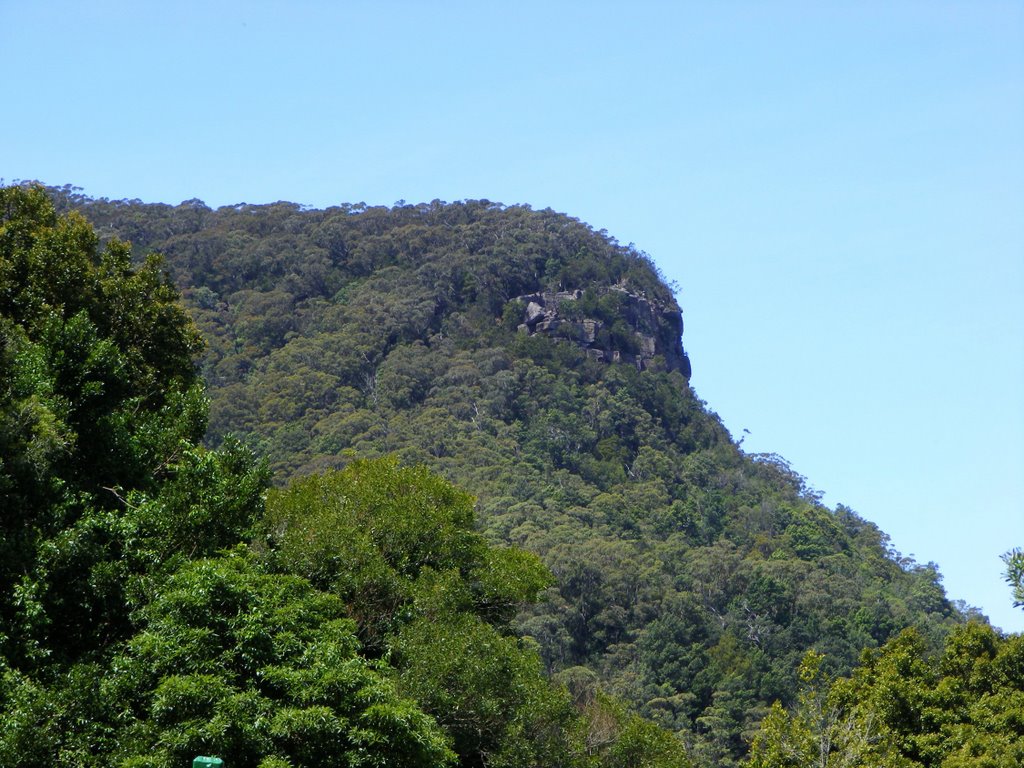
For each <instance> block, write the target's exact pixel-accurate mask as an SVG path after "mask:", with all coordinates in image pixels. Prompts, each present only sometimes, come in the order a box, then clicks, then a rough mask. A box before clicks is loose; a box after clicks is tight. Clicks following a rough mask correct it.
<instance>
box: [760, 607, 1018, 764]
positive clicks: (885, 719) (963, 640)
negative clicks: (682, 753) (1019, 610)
mask: <svg viewBox="0 0 1024 768" xmlns="http://www.w3.org/2000/svg"><path fill="white" fill-rule="evenodd" d="M821 660H822V657H821V656H814V655H810V656H808V657H807V658H806V659H805V661H804V665H803V667H802V669H801V672H802V678H803V682H804V688H803V692H802V693H801V695H800V698H799V702H798V704H797V706H796V707H795V709H794V710H793V711H792V712H791V713H787V712H786V711H785V710H784V709H783V708H782V707H781V706H780V705H779V704H778V703H776V704H775V705H774V706H773V708H772V710H771V711H770V713H769V715H768V717H766V718H765V720H764V722H763V723H762V725H761V729H760V731H759V732H758V734H757V736H756V737H755V739H754V743H753V749H752V753H751V759H750V761H749V762H748V765H749V766H751V768H782V767H783V766H805V765H820V766H823V767H832V766H859V765H871V766H883V767H890V766H891V767H892V768H916V767H917V766H943V767H944V768H954V766H956V767H959V766H993V767H996V768H1002V766H1006V767H1007V768H1009V766H1014V765H1020V764H1021V761H1022V760H1024V643H1022V638H1021V636H1019V635H1017V636H1011V637H1002V636H1000V635H999V634H997V633H996V632H995V631H994V630H993V629H992V628H991V627H988V626H984V625H981V624H978V623H975V622H971V623H968V624H965V625H962V626H960V627H957V628H956V629H954V630H953V632H952V633H951V634H950V635H949V637H948V638H947V640H946V643H945V646H944V648H943V650H942V652H941V653H939V654H933V653H931V652H930V651H929V649H928V647H927V644H926V643H925V642H924V640H923V638H922V637H921V635H920V633H918V632H917V631H916V630H913V629H908V630H905V631H904V632H902V633H901V634H900V635H898V636H897V637H895V638H893V639H892V640H890V641H889V642H888V643H886V644H885V645H884V646H883V647H882V648H881V649H878V650H875V651H871V652H867V653H866V654H865V657H864V660H863V664H862V666H861V667H859V668H858V669H857V670H855V672H854V673H853V675H852V676H851V677H850V678H848V679H840V680H836V681H835V682H833V683H832V684H831V686H829V685H828V684H827V681H824V680H822V679H821V678H820V676H819V669H820V664H821Z"/></svg>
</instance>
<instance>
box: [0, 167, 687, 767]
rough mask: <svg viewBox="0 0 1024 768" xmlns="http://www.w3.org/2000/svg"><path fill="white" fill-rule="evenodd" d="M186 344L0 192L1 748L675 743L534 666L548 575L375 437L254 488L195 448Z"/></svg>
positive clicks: (222, 458)
mask: <svg viewBox="0 0 1024 768" xmlns="http://www.w3.org/2000/svg"><path fill="white" fill-rule="evenodd" d="M199 342H200V339H199V336H198V334H197V333H196V330H195V328H194V326H193V325H192V324H191V322H190V321H189V319H188V317H187V315H186V313H185V312H184V311H183V309H182V308H181V307H180V306H179V304H178V303H177V294H176V292H175V290H174V288H173V286H172V285H171V284H170V283H169V282H168V281H167V280H166V278H165V277H164V275H163V274H162V272H161V270H160V268H159V266H158V264H157V262H156V261H155V260H152V259H150V260H147V261H146V262H145V263H143V264H142V265H140V266H139V267H137V268H133V267H132V265H131V260H130V250H129V248H128V247H127V246H125V245H124V244H123V243H121V242H119V241H110V242H108V243H107V244H106V246H105V247H101V245H100V243H99V240H98V238H97V237H96V235H95V233H94V232H93V229H92V227H91V226H90V225H89V224H88V223H87V222H86V221H85V219H83V218H82V217H81V216H78V215H76V214H72V215H69V216H63V217H57V216H56V215H55V213H54V210H53V207H52V205H51V203H50V201H49V200H48V199H47V196H46V194H45V193H44V192H43V191H42V190H41V189H38V188H36V189H31V188H17V187H14V188H0V511H2V516H0V545H2V552H3V558H2V560H0V766H3V767H4V768H8V767H9V766H10V767H12V768H13V767H14V766H48V767H52V766H61V767H62V768H72V766H74V767H76V768H78V767H80V766H109V765H118V766H124V767H130V768H142V767H143V766H148V767H152V768H158V767H159V768H178V767H180V766H182V765H188V764H189V762H191V760H192V759H193V758H194V757H195V756H197V755H201V754H215V755H218V756H220V757H222V758H223V759H224V760H225V763H226V764H227V765H228V766H233V767H237V768H256V766H259V768H285V767H286V766H292V768H300V767H301V768H313V767H314V766H324V767H326V766H338V765H344V766H349V767H350V768H370V767H371V766H373V767H377V768H380V767H381V766H389V767H390V766H396V767H398V768H401V767H402V766H405V767H407V768H437V767H439V766H456V765H457V766H464V767H465V768H470V767H480V766H505V767H506V768H513V767H514V766H515V767H518V766H538V767H539V766H553V765H559V766H567V767H571V768H625V766H635V765H646V766H655V767H657V768H662V767H663V768H669V766H679V765H687V764H689V758H688V757H687V755H686V754H685V751H684V745H683V744H682V742H680V741H679V740H678V739H676V738H675V737H674V736H672V735H671V734H670V733H669V732H668V731H666V730H663V729H660V728H658V727H657V726H655V725H653V724H652V723H650V722H649V721H646V720H644V719H643V718H641V717H640V716H638V715H636V714H634V713H631V712H629V711H628V710H627V709H626V708H625V707H624V706H623V705H622V704H621V703H619V702H617V701H615V700H614V699H612V698H610V697H609V696H608V695H606V694H603V693H600V692H597V691H593V690H591V691H586V690H576V691H575V695H571V694H570V691H569V689H568V687H566V686H562V685H559V684H555V683H553V682H551V681H550V679H549V678H548V676H546V675H545V674H544V673H543V669H542V664H541V660H540V657H539V654H538V653H537V651H536V650H535V644H534V643H531V642H530V641H528V640H524V639H522V638H520V637H519V636H518V635H517V634H516V633H515V632H514V631H513V628H512V627H511V626H510V624H509V622H510V620H511V618H512V617H513V616H514V615H515V613H516V612H517V610H518V609H519V608H520V607H521V606H522V605H524V604H526V603H529V602H530V601H532V600H534V599H536V597H537V594H538V592H539V590H541V589H543V588H544V587H545V586H546V585H548V584H549V583H550V582H551V576H550V573H549V572H548V571H547V570H546V569H545V568H544V567H543V565H542V564H541V562H540V560H539V558H538V557H537V556H536V555H533V554H530V553H528V552H525V551H522V550H519V549H515V548H509V547H496V546H492V545H490V544H489V543H488V542H487V541H486V540H485V538H484V537H483V536H482V535H481V534H480V533H479V532H478V531H477V530H475V525H474V509H473V499H472V497H471V496H469V495H468V494H467V493H465V492H464V491H461V490H459V489H457V488H455V487H453V486H452V485H450V484H449V483H447V482H446V481H445V480H443V479H441V478H439V477H437V476H436V475H432V474H431V473H430V472H429V471H427V470H426V469H424V468H422V467H418V468H410V467H400V466H398V465H397V463H396V462H395V460H393V459H379V460H376V461H355V462H351V463H350V464H349V465H348V466H347V467H346V468H345V469H344V470H343V471H341V472H330V473H325V474H321V475H317V476H314V477H308V478H304V479H300V480H296V481H294V482H292V483H290V484H288V486H287V487H284V488H281V489H278V490H275V491H273V492H272V493H270V494H269V495H268V494H267V493H266V491H267V480H268V473H267V471H266V469H265V467H264V466H262V465H261V463H260V462H258V461H256V460H255V459H254V457H253V456H252V454H251V453H250V452H248V451H247V450H246V449H245V448H243V447H242V446H241V445H239V444H238V443H237V442H236V441H231V440H227V441H224V442H223V443H222V444H221V446H220V447H219V448H218V449H216V450H211V449H207V448H204V447H202V446H201V445H199V444H198V443H197V440H198V439H199V437H200V436H201V435H202V434H203V428H204V423H205V412H206V402H205V399H204V398H203V396H202V385H201V383H199V382H198V381H197V375H196V370H195V366H194V362H193V356H194V354H195V353H196V352H197V351H198V349H199V346H200V343H199Z"/></svg>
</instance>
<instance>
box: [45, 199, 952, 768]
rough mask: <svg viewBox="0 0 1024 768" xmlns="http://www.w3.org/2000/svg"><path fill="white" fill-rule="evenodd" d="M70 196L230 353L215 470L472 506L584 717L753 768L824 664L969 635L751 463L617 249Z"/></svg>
mask: <svg viewBox="0 0 1024 768" xmlns="http://www.w3.org/2000/svg"><path fill="white" fill-rule="evenodd" d="M51 194H52V195H53V197H54V199H55V200H56V204H57V206H58V208H59V209H60V210H71V209H74V210H78V211H81V212H82V213H83V214H84V215H85V216H86V217H87V218H88V219H89V220H90V221H91V222H92V223H93V224H94V225H95V227H96V228H97V231H98V233H99V235H100V237H101V238H102V239H104V240H105V239H107V238H111V237H117V238H120V239H124V240H129V241H130V242H131V244H132V248H133V251H134V254H135V256H136V259H141V258H142V257H143V256H144V255H145V254H147V253H149V252H152V251H159V252H160V253H162V254H163V255H164V257H165V259H166V262H165V263H166V267H167V269H168V270H169V272H170V274H171V276H172V278H173V281H174V283H175V284H176V285H177V286H178V288H179V289H180V290H181V291H182V294H183V297H184V300H185V303H186V305H187V306H188V308H189V311H190V313H191V315H192V317H193V318H194V320H195V322H196V325H197V326H198V328H199V329H200V330H201V332H202V335H203V336H204V337H205V339H206V341H207V348H206V352H205V354H204V356H203V357H202V360H201V373H202V377H203V379H204V380H205V381H206V386H207V390H206V391H207V394H208V396H209V397H210V421H209V427H210V428H209V432H208V437H207V441H208V444H209V445H210V446H211V447H217V446H222V445H225V446H228V448H227V449H229V450H238V448H237V447H234V448H232V447H231V446H234V443H232V442H230V441H229V442H227V443H225V442H224V441H225V439H226V438H227V436H229V435H233V436H235V437H237V439H239V440H240V441H241V444H242V445H245V446H248V447H249V448H250V449H251V450H253V451H255V453H256V454H257V455H259V456H262V457H265V458H266V460H267V461H268V462H269V466H270V468H271V469H272V471H273V477H274V482H275V483H276V484H278V485H281V486H283V485H285V484H287V483H288V482H292V481H295V480H296V479H297V478H301V477H305V476H310V475H319V474H320V473H323V472H325V471H329V470H336V469H340V468H344V467H347V466H349V465H350V464H351V463H352V462H353V461H354V460H356V459H373V458H379V457H384V456H390V457H393V459H394V460H396V461H398V463H399V465H401V466H407V467H409V466H424V467H427V468H429V470H430V471H431V472H434V473H437V474H439V475H441V476H443V477H444V478H446V479H447V480H448V481H450V482H452V483H454V484H455V485H456V486H458V487H460V488H463V489H465V490H466V491H468V492H470V493H472V494H473V495H474V496H475V497H476V500H477V501H476V505H475V514H476V528H475V530H478V531H480V532H481V533H482V534H483V535H484V536H485V537H486V539H487V540H488V541H490V542H491V543H492V544H500V545H514V546H516V547H519V548H522V549H523V550H525V551H528V552H531V553H533V554H534V555H536V556H537V557H538V558H539V559H540V561H541V562H542V563H543V565H544V566H546V568H547V569H548V570H549V571H550V573H551V574H552V575H553V584H552V586H551V587H549V588H548V589H547V590H546V591H544V592H543V594H542V598H543V599H542V600H540V602H536V603H533V604H529V605H527V606H526V607H524V608H522V609H521V610H518V612H515V615H514V616H513V615H512V614H510V613H509V614H507V616H506V615H505V614H503V617H504V618H507V619H508V620H510V621H511V622H512V624H511V625H510V627H511V629H512V631H513V633H514V634H519V635H524V636H526V637H529V638H532V641H533V642H535V643H536V648H537V654H538V659H539V663H540V664H541V665H542V668H543V670H545V672H546V673H547V674H549V675H551V676H552V677H553V679H554V680H556V681H558V682H559V683H560V684H564V685H565V686H566V690H568V691H569V692H571V694H572V696H573V697H574V700H575V701H576V702H577V704H580V703H581V702H584V703H585V702H593V701H598V700H600V699H599V697H600V696H603V695H605V693H610V694H612V695H614V696H616V697H618V698H620V699H621V700H623V701H625V702H628V704H629V706H630V707H631V708H633V709H634V710H635V711H637V712H639V713H641V714H642V715H643V716H644V717H645V718H647V719H649V720H650V721H653V722H654V723H657V724H659V725H661V726H663V727H665V728H667V729H670V730H673V731H676V732H678V733H679V734H680V736H681V738H682V740H683V742H684V743H685V744H686V746H687V750H688V754H689V755H690V756H691V757H692V758H693V759H695V760H697V761H698V762H701V763H703V764H708V765H723V766H725V765H730V764H733V763H735V762H736V761H738V760H739V759H740V758H741V757H742V756H743V755H744V754H745V753H746V751H747V749H748V748H749V745H750V740H751V739H752V737H753V735H754V733H755V731H756V729H757V726H758V724H759V723H760V721H761V720H762V718H764V716H765V715H766V713H768V712H769V707H770V706H771V705H772V704H773V702H775V701H779V702H781V705H782V706H783V707H787V706H795V705H796V704H797V703H798V697H799V690H800V688H799V680H798V669H799V667H800V663H801V659H803V658H804V657H805V654H806V653H807V652H808V651H809V650H814V651H816V652H819V653H821V654H823V658H824V660H823V662H822V664H821V666H822V670H823V674H827V675H828V676H829V677H832V676H835V675H847V674H849V673H850V672H851V671H852V670H853V669H854V667H855V665H856V664H857V662H858V660H859V658H860V654H861V651H862V650H863V649H865V648H868V649H871V648H878V647H880V646H881V645H883V644H884V643H885V642H886V641H887V640H889V639H890V638H891V637H894V636H895V635H896V634H897V633H899V632H900V631H901V630H903V629H905V628H908V627H915V628H916V632H917V633H918V635H917V637H919V638H920V642H921V644H922V648H924V649H929V652H937V651H938V650H939V649H941V647H942V645H943V642H944V638H945V637H946V635H947V633H948V632H949V631H950V628H951V627H952V626H954V625H955V624H957V623H959V622H961V621H963V620H964V618H965V614H964V609H963V608H962V607H960V608H958V607H957V606H954V605H953V604H951V603H950V601H949V600H948V599H947V597H946V596H945V594H944V591H943V589H942V587H941V584H940V576H939V574H938V573H937V571H936V569H935V567H934V566H933V565H931V564H929V565H920V564H917V563H915V562H913V561H912V560H909V559H907V558H903V557H902V556H900V555H899V553H897V552H894V551H893V550H892V549H891V548H890V547H889V545H888V540H887V537H886V536H885V534H884V533H882V532H881V531H880V530H879V529H878V528H877V527H876V526H875V525H873V524H872V523H870V522H868V521H866V520H865V519H863V518H862V517H860V516H859V515H858V514H856V513H855V512H854V511H852V510H850V509H847V508H844V507H839V508H837V509H829V508H826V507H825V506H823V505H822V504H821V503H820V501H819V498H818V495H817V494H816V493H815V492H814V491H813V490H811V489H810V488H809V487H808V486H807V485H806V483H805V481H804V479H803V478H801V477H800V476H799V475H797V474H796V473H794V472H793V471H792V470H791V469H790V468H789V466H788V465H787V464H786V462H785V461H784V460H783V459H781V458H780V457H777V456H772V455H746V454H744V453H743V452H742V451H741V450H740V448H739V447H738V446H737V445H736V444H735V442H734V441H733V440H732V439H731V438H730V436H729V434H728V433H727V431H726V430H725V429H724V428H723V426H722V425H721V423H720V421H719V420H718V419H717V417H716V416H715V414H714V413H713V412H711V411H709V410H708V408H707V407H706V405H705V403H704V402H702V401H701V400H700V399H699V398H698V397H697V396H696V395H695V394H694V392H693V390H692V389H691V387H690V385H689V380H688V377H689V374H690V367H689V360H688V359H687V358H686V355H685V352H684V351H683V350H682V348H681V347H679V346H678V342H679V338H678V337H679V332H680V331H681V329H682V326H681V322H680V320H679V308H678V306H677V304H676V301H675V298H674V296H673V292H672V291H671V290H670V289H669V288H668V287H667V286H666V285H665V284H664V281H663V280H662V279H661V278H660V276H659V274H658V272H657V270H656V268H655V267H654V266H653V264H652V263H651V261H650V259H649V258H648V257H647V256H646V255H644V254H642V253H640V252H638V251H637V250H636V249H634V248H633V247H623V246H621V245H619V244H618V243H616V242H615V241H614V240H613V239H612V238H610V237H609V236H608V235H607V234H606V233H604V232H596V231H594V230H593V229H591V228H590V227H588V226H587V225H585V224H583V223H581V222H579V221H577V220H575V219H571V218H569V217H567V216H564V215H561V214H557V213H554V212H552V211H550V210H546V211H534V210H531V209H530V208H528V207H523V206H514V207H505V206H501V205H497V204H494V203H490V202H487V201H467V202H461V203H453V204H444V203H440V202H436V201H435V202H434V203H430V204H424V205H415V206H413V205H396V206H395V207H393V208H378V207H367V206H365V205H361V204H360V205H346V206H340V207H336V208H330V209H327V210H306V209H303V208H302V207H300V206H298V205H294V204H291V203H276V204H271V205H262V206H252V205H244V204H243V205H238V206H233V207H226V208H220V209H217V210H211V209H210V208H208V207H206V206H205V205H203V204H202V203H200V202H199V201H188V202H186V203H182V204H181V205H178V206H167V205H147V204H142V203H139V202H138V201H107V200H91V199H88V198H84V197H82V196H80V195H77V194H76V193H75V191H74V190H73V189H69V188H65V189H63V190H51ZM538 295H547V296H549V297H552V300H553V305H549V306H547V307H546V308H545V311H546V312H548V316H546V317H545V318H544V322H543V323H539V322H538V316H537V314H536V313H537V311H538V310H537V305H536V298H535V297H537V296H538ZM558 296H561V297H562V298H561V299H558V298H557V297H558ZM531 297H534V298H531ZM531 302H533V306H532V307H531ZM552 306H554V309H552ZM552 313H553V314H552ZM531 318H532V319H531ZM528 321H529V322H528ZM541 326H543V328H542V329H541ZM539 329H540V330H539ZM673 336H674V339H673ZM695 366H696V368H697V370H698V371H699V366H700V361H699V360H698V361H695ZM219 450H225V448H220V449H219ZM300 485H301V482H300ZM298 562H299V560H298V559H297V560H294V561H291V560H288V561H287V563H286V567H287V568H289V569H294V568H299V567H300V566H299V565H297V563H298ZM301 575H302V576H303V577H305V578H307V579H311V580H312V583H313V584H316V585H318V586H320V587H322V588H326V587H327V585H328V583H329V582H322V583H321V582H318V581H317V578H319V577H318V576H317V575H316V574H315V573H314V572H308V573H307V572H302V573H301ZM375 621H376V620H375ZM382 631H383V630H382ZM385 634H386V633H385ZM363 640H364V642H371V641H372V642H377V641H376V640H373V639H372V637H369V636H368V637H364V638H363ZM438 642H439V643H440V642H442V641H441V640H439V641H438ZM424 651H425V647H424ZM602 691H603V692H605V693H602ZM438 706H440V707H441V708H443V707H444V706H445V705H443V704H439V705H438Z"/></svg>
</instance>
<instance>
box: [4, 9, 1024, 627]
mask: <svg viewBox="0 0 1024 768" xmlns="http://www.w3.org/2000/svg"><path fill="white" fill-rule="evenodd" d="M0 51H2V53H3V59H4V71H5V73H6V75H5V77H4V85H3V89H2V92H0V118H2V119H0V177H3V178H4V179H6V180H7V181H8V182H10V181H13V180H16V179H38V180H41V181H43V182H45V183H48V184H65V183H69V184H74V185H77V186H80V187H82V188H83V189H84V191H85V193H86V194H89V195H92V196H94V197H110V198H139V199H141V200H144V201H147V202H168V203H178V202H180V201H182V200H185V199H191V198H200V199H202V200H205V201H206V202H207V203H208V204H209V205H211V206H219V205H226V204H233V203H238V202H250V203H263V202H272V201H275V200H282V199H283V200H291V201H294V202H298V203H304V204H307V205H312V206H316V207H320V206H327V205H331V204H335V203H340V202H360V201H364V202H367V203H370V204H392V203H394V202H396V201H398V200H406V201H408V202H421V201H429V200H433V199H442V200H460V199H467V198H487V199H490V200H494V201H500V202H504V203H510V204H511V203H528V204H530V205H532V206H533V207H535V208H546V207H551V208H553V209H555V210H558V211H563V212H566V213H568V214H570V215H572V216H575V217H577V218H580V219H582V220H584V221H586V222H588V223H589V224H591V225H593V226H594V227H595V228H596V229H605V230H607V231H608V232H609V233H610V234H611V235H613V236H615V237H616V238H617V239H618V240H619V241H620V242H622V243H629V242H633V243H635V244H636V246H637V247H638V248H640V249H641V250H644V251H646V252H647V253H649V254H650V255H651V257H652V258H653V259H654V261H655V262H656V263H657V264H658V265H659V266H660V268H661V269H662V271H663V272H664V274H665V275H666V277H667V278H669V279H670V280H674V281H676V282H677V283H678V285H679V294H678V295H679V300H680V303H681V304H682V306H683V311H684V317H685V320H686V332H685V335H684V337H683V341H684V344H685V346H686V348H687V350H688V351H689V353H690V357H691V360H692V362H693V368H694V376H693V381H692V383H693V385H694V387H695V389H696V390H697V392H698V394H699V395H700V396H701V397H702V398H703V399H704V400H706V401H707V402H708V404H709V407H710V408H711V409H712V410H714V411H716V412H717V413H718V414H719V415H720V416H721V417H722V419H723V421H724V422H725V424H726V426H727V427H728V428H729V429H730V430H731V431H732V432H733V434H734V435H736V436H737V437H739V436H745V438H746V439H745V442H744V444H743V447H744V449H746V450H749V451H751V452H777V453H779V454H781V455H783V456H784V457H785V458H787V459H788V460H789V461H790V462H791V463H792V465H793V467H794V469H795V470H796V471H798V472H800V473H801V474H803V475H805V476H806V477H807V478H808V480H809V482H810V484H811V485H812V486H814V487H816V488H818V489H820V490H822V491H823V492H824V493H825V497H824V499H825V501H826V503H828V504H830V505H835V504H838V503H842V504H846V505H847V506H850V507H852V508H853V509H855V510H856V511H857V512H858V513H859V514H861V515H862V516H863V517H866V518H868V519H869V520H872V521H874V522H876V523H877V524H878V525H879V526H881V528H882V529H883V530H884V531H886V532H887V533H889V534H890V535H891V536H892V543H893V546H894V547H896V548H897V549H898V550H900V551H901V552H903V553H904V554H912V555H913V556H914V557H915V558H916V559H917V560H918V561H920V562H922V563H925V562H928V561H935V562H936V563H938V565H939V568H940V570H941V572H942V573H943V574H944V576H945V585H946V588H947V590H948V592H949V593H950V595H951V597H953V598H958V599H964V600H966V601H967V602H969V603H971V604H973V605H977V606H979V607H981V608H982V609H983V610H984V611H985V612H986V613H987V614H988V615H989V616H990V618H992V620H993V621H994V622H995V623H996V624H997V625H999V626H1002V627H1003V628H1004V629H1007V630H1013V631H1021V630H1024V611H1021V610H1020V609H1013V608H1012V607H1011V597H1010V592H1009V590H1008V588H1007V587H1006V585H1005V584H1004V583H1003V581H1002V576H1001V573H1002V563H1001V562H1000V559H999V557H1000V554H1001V553H1003V552H1005V551H1006V550H1007V549H1009V548H1010V547H1012V546H1015V545H1022V546H1024V0H1017V1H1016V2H991V1H989V0H969V1H965V2H942V1H941V0H929V1H928V2H923V1H922V2H900V1H899V0H888V1H886V2H823V1H820V0H819V1H817V2H771V0H766V1H758V2H733V1H730V0H723V1H722V2H714V3H712V2H663V3H659V2H642V1H637V0H634V1H633V2H630V3H626V2H615V3H609V2H599V1H594V0H589V1H587V2H584V1H583V0H580V2H557V1H556V0H547V2H532V1H530V0H517V1H516V2H514V3H485V2H474V3H467V2H446V1H444V0H438V1H437V2H327V1H326V0H324V1H322V2H311V1H306V2H303V1H302V0H299V1H298V2H284V1H283V0H282V1H281V2H259V1H258V0H247V1H246V2H217V1H216V0H203V2H164V3H150V2H138V1H137V0H133V1H132V2H113V1H112V2H99V1H96V2H92V1H90V0H77V1H76V2H50V1H49V0H35V1H34V2H25V0H0ZM744 430H749V433H750V434H749V435H747V434H746V433H745V432H744Z"/></svg>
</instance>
